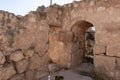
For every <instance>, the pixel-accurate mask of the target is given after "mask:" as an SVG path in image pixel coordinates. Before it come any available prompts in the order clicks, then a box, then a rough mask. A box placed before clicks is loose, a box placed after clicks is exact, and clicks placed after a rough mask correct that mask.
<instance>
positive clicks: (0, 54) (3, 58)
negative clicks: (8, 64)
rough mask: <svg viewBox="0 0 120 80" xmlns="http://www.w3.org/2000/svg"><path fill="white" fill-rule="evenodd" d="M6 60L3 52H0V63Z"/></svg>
mask: <svg viewBox="0 0 120 80" xmlns="http://www.w3.org/2000/svg"><path fill="white" fill-rule="evenodd" d="M5 61H6V59H5V55H4V53H2V52H0V64H4V63H5Z"/></svg>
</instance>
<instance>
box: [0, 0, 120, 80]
mask: <svg viewBox="0 0 120 80" xmlns="http://www.w3.org/2000/svg"><path fill="white" fill-rule="evenodd" d="M92 26H94V27H95V46H94V66H95V72H96V74H98V75H99V76H101V77H103V78H104V79H105V80H120V68H119V67H120V44H119V41H120V1H119V0H83V1H79V2H77V1H74V2H73V3H70V4H65V5H63V6H60V5H57V4H54V5H52V6H49V7H44V6H41V7H38V9H37V10H36V11H31V12H29V14H27V15H25V16H16V15H14V14H13V13H9V12H6V11H0V80H39V79H41V78H42V77H44V76H47V75H48V74H49V69H48V65H49V61H52V62H54V63H56V64H58V65H59V66H60V67H62V68H66V67H67V68H73V67H76V66H77V65H80V64H81V63H83V61H84V57H83V56H84V53H85V31H86V30H87V29H88V28H89V27H92Z"/></svg>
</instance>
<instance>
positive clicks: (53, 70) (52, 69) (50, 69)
mask: <svg viewBox="0 0 120 80" xmlns="http://www.w3.org/2000/svg"><path fill="white" fill-rule="evenodd" d="M48 68H49V71H50V72H55V71H58V70H59V69H60V68H59V67H58V65H57V64H55V63H51V64H49V65H48Z"/></svg>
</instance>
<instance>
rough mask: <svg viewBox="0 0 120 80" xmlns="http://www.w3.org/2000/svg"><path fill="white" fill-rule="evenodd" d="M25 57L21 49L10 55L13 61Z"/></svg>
mask: <svg viewBox="0 0 120 80" xmlns="http://www.w3.org/2000/svg"><path fill="white" fill-rule="evenodd" d="M23 58H24V55H23V53H22V52H21V51H15V52H14V53H12V54H11V55H10V59H11V60H12V61H15V62H18V61H20V60H22V59H23Z"/></svg>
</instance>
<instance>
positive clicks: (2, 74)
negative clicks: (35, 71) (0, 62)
mask: <svg viewBox="0 0 120 80" xmlns="http://www.w3.org/2000/svg"><path fill="white" fill-rule="evenodd" d="M15 73H16V71H15V69H14V67H13V65H11V64H10V65H8V66H7V67H4V68H0V80H7V79H9V78H10V77H12V76H13V75H14V74H15Z"/></svg>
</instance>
